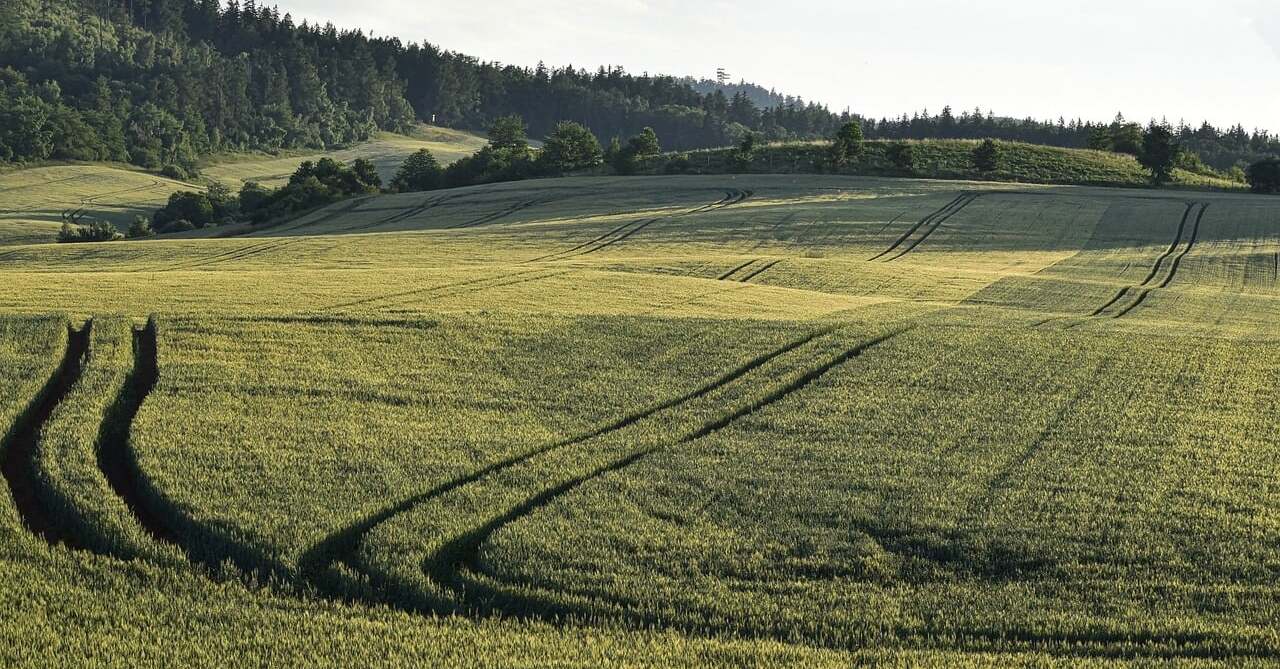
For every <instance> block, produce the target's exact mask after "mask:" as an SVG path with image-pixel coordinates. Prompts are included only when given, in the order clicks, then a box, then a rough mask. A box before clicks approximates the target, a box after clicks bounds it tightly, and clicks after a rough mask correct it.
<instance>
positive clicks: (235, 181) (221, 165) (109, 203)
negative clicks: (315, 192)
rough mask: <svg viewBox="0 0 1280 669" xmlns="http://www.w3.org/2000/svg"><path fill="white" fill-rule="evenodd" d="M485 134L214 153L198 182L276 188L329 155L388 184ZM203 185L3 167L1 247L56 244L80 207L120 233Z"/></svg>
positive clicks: (74, 169)
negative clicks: (372, 169) (402, 171)
mask: <svg viewBox="0 0 1280 669" xmlns="http://www.w3.org/2000/svg"><path fill="white" fill-rule="evenodd" d="M484 141H485V140H484V139H483V138H481V137H479V136H477V135H475V134H472V133H466V132H461V131H457V130H449V129H445V128H433V127H429V126H421V127H419V128H418V129H417V130H416V131H415V132H414V133H413V134H412V135H396V134H391V133H380V134H378V136H377V137H376V138H375V139H374V140H372V141H369V142H364V143H361V144H358V145H356V146H353V147H351V148H348V149H343V150H338V151H330V152H326V153H299V154H297V155H287V156H272V155H267V154H228V155H223V156H220V157H219V158H217V159H211V160H210V161H208V163H207V165H205V167H204V168H203V169H202V171H201V180H213V181H218V182H221V183H223V184H226V185H227V186H228V187H230V188H232V189H233V190H239V188H240V186H241V185H243V184H244V182H246V181H258V182H260V183H262V184H263V185H267V186H279V185H280V184H281V183H283V182H285V181H287V180H288V177H289V175H290V174H292V173H293V171H294V170H295V169H296V168H297V166H298V165H299V164H300V163H301V162H302V161H304V160H310V161H313V162H314V161H316V160H319V159H320V158H324V157H329V158H333V159H334V160H340V161H347V162H349V161H352V160H355V159H356V158H365V159H367V160H370V161H373V163H374V165H375V166H376V167H377V168H378V174H379V176H381V177H382V179H383V180H384V181H387V182H389V181H390V180H391V177H392V176H394V175H395V172H396V170H397V169H398V168H399V167H400V164H401V163H403V162H404V159H405V158H406V157H408V155H409V154H411V153H413V152H415V151H418V150H419V149H427V150H430V151H431V152H432V153H433V154H435V155H436V157H437V159H438V160H440V161H441V162H442V163H446V164H447V163H449V162H452V161H454V160H457V159H458V158H461V157H463V156H466V155H470V154H471V153H473V152H475V151H476V150H477V149H478V148H479V147H481V146H483V145H484ZM199 188H201V186H200V185H198V184H194V183H183V182H180V181H175V180H173V179H169V178H166V177H163V176H159V175H155V174H151V173H148V172H143V171H141V170H138V169H136V168H133V167H130V166H126V165H117V164H65V165H51V166H46V167H35V168H28V169H12V170H8V171H3V172H0V196H3V205H2V206H3V209H0V246H9V245H21V244H38V243H48V242H52V241H53V240H55V239H56V238H57V235H58V230H59V229H60V228H61V226H62V220H63V218H62V217H63V214H64V213H67V212H72V211H79V212H81V213H83V214H84V215H85V217H86V218H85V220H86V221H88V220H95V219H96V220H105V221H109V222H111V223H112V224H114V225H115V226H116V227H117V228H119V229H120V230H121V231H123V230H126V229H128V227H129V224H130V223H131V222H132V221H133V217H134V216H150V215H151V214H152V213H154V212H155V210H156V209H157V208H159V207H161V206H163V205H164V203H165V202H166V201H167V200H168V198H169V195H171V194H172V193H173V192H175V191H177V190H196V189H199Z"/></svg>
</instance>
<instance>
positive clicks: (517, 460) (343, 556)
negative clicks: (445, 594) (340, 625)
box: [299, 328, 832, 613]
mask: <svg viewBox="0 0 1280 669" xmlns="http://www.w3.org/2000/svg"><path fill="white" fill-rule="evenodd" d="M831 331H832V329H831V328H826V329H823V330H818V331H815V332H813V333H810V334H809V335H807V336H805V337H802V338H800V339H797V340H795V341H792V342H789V343H787V344H785V345H783V346H782V347H780V348H777V349H774V350H772V351H769V352H767V353H764V354H761V355H759V356H757V357H755V358H753V359H752V360H750V361H748V362H747V363H745V364H743V365H742V366H740V367H738V368H736V369H733V370H731V371H729V372H727V373H726V374H724V375H722V376H720V377H718V378H716V379H714V380H712V381H710V382H708V383H707V384H705V385H703V386H701V387H699V388H696V389H695V390H693V391H691V392H689V393H686V394H683V395H679V396H677V397H673V398H670V399H667V400H665V401H662V402H660V403H658V404H655V405H653V406H650V407H647V408H645V409H642V410H640V411H637V412H634V413H630V414H627V415H625V416H623V417H622V418H620V419H618V420H616V421H613V422H611V423H607V424H605V425H602V426H599V427H596V428H593V429H591V430H589V431H587V432H584V433H582V434H579V435H577V436H574V437H571V438H569V439H566V440H563V441H558V442H553V443H550V444H547V445H544V446H541V447H538V448H535V449H533V450H530V451H526V452H524V453H521V454H518V455H514V456H511V457H509V458H506V459H503V460H500V461H498V462H495V463H493V464H490V465H488V466H485V467H483V468H481V469H478V470H476V471H474V472H471V473H469V474H466V475H465V476H461V477H458V478H456V479H453V480H451V481H449V482H447V483H444V484H441V485H439V486H436V487H435V488H432V489H431V490H428V491H426V492H423V493H420V494H418V495H414V496H412V497H409V498H406V499H404V500H402V501H400V502H398V503H396V504H394V505H392V506H389V507H386V508H384V509H382V510H380V511H378V512H376V513H374V514H372V515H370V516H367V517H365V518H363V519H361V520H359V521H357V522H355V523H352V524H351V525H348V526H347V527H345V528H343V529H341V530H339V531H338V532H336V533H334V534H332V535H330V536H329V537H327V538H326V539H324V540H323V541H321V542H319V543H318V544H316V545H315V546H313V547H312V548H311V549H309V550H308V551H307V552H306V553H305V554H304V556H303V557H302V559H301V560H300V561H299V563H300V564H301V565H303V568H302V571H303V573H304V574H305V575H307V576H308V580H309V581H310V582H311V583H312V584H313V585H316V586H317V587H321V588H322V591H323V590H327V591H328V592H330V593H333V594H337V593H346V594H347V595H348V596H349V595H350V594H351V592H352V590H351V588H350V584H345V585H338V584H336V583H335V581H334V579H335V578H337V576H336V574H333V573H332V572H331V569H332V567H333V566H335V565H337V564H339V563H341V564H344V565H346V566H348V567H351V568H356V567H357V566H358V565H357V564H356V562H357V560H356V555H355V553H356V551H357V550H358V549H359V547H360V544H361V543H363V541H364V539H365V537H367V536H368V535H369V534H370V533H372V532H373V531H374V530H375V529H376V528H377V527H378V526H380V525H382V524H383V523H385V522H387V521H389V520H391V519H392V518H394V517H396V516H398V515H401V514H403V513H408V512H409V511H412V510H413V509H414V508H415V507H417V506H419V505H421V504H424V503H426V502H428V501H431V500H432V499H436V498H439V497H442V496H444V495H446V494H448V493H450V492H452V491H454V490H458V489H460V488H462V487H463V486H466V485H469V484H472V483H476V482H478V481H480V480H482V479H484V478H487V477H489V476H492V475H494V474H497V473H499V472H502V471H504V470H507V469H510V468H512V467H517V466H519V465H521V464H524V463H526V462H529V461H531V460H533V459H534V458H536V457H538V456H541V455H545V454H547V453H551V452H554V451H557V450H561V449H564V448H568V447H571V446H576V445H579V444H582V443H585V442H587V441H591V440H593V439H597V438H600V437H604V436H607V435H609V434H612V433H615V432H619V431H621V430H624V429H626V428H627V427H630V426H631V425H633V424H635V423H638V422H640V421H642V420H644V419H646V418H649V417H651V416H654V415H655V414H658V413H661V412H663V411H668V410H672V409H676V408H678V407H680V406H682V405H684V404H687V403H689V402H691V401H693V400H696V399H698V398H700V397H704V396H706V395H709V394H711V393H712V392H715V391H716V390H718V389H720V388H723V387H725V386H727V385H729V384H731V383H733V382H734V381H737V380H738V379H740V378H742V377H743V376H746V375H747V374H749V373H751V372H753V371H755V370H756V369H759V368H760V367H763V366H764V365H766V364H768V363H769V362H770V361H772V360H774V359H776V358H778V357H780V356H782V355H785V354H787V353H790V352H792V351H794V350H796V349H798V348H800V347H802V346H804V345H806V344H808V343H810V342H812V341H813V340H814V339H817V338H818V337H821V336H824V335H826V334H829V333H830V332H831ZM365 576H368V577H369V578H370V579H371V580H376V575H374V574H365ZM369 594H373V593H366V595H369ZM373 596H376V597H389V596H391V595H390V593H386V592H380V594H373ZM418 608H420V609H421V610H420V611H419V612H420V613H434V612H436V611H435V610H434V609H433V607H418Z"/></svg>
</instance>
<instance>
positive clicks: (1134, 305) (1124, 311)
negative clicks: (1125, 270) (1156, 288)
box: [1114, 288, 1151, 318]
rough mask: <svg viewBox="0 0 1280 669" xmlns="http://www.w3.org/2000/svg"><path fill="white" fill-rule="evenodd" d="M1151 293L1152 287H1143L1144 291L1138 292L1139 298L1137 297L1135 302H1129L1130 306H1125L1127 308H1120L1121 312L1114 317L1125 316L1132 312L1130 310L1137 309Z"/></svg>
mask: <svg viewBox="0 0 1280 669" xmlns="http://www.w3.org/2000/svg"><path fill="white" fill-rule="evenodd" d="M1149 295H1151V289H1150V288H1146V289H1143V291H1142V292H1141V293H1138V297H1137V299H1135V300H1134V301H1133V302H1131V303H1130V304H1129V306H1127V307H1125V308H1123V309H1121V310H1120V311H1119V312H1118V313H1117V314H1116V315H1115V316H1114V318H1124V317H1125V316H1127V315H1128V314H1129V312H1130V311H1133V310H1134V309H1137V308H1138V307H1140V306H1142V303H1143V302H1146V301H1147V297H1148V296H1149Z"/></svg>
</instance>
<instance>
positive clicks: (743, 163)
mask: <svg viewBox="0 0 1280 669" xmlns="http://www.w3.org/2000/svg"><path fill="white" fill-rule="evenodd" d="M759 142H760V139H759V136H758V135H756V133H754V132H749V133H747V134H746V135H743V137H742V141H741V142H739V143H738V146H737V147H736V148H735V149H734V150H733V151H731V152H730V153H729V169H731V170H732V171H734V172H746V171H747V170H749V169H751V162H752V161H753V160H755V159H756V146H757V144H759Z"/></svg>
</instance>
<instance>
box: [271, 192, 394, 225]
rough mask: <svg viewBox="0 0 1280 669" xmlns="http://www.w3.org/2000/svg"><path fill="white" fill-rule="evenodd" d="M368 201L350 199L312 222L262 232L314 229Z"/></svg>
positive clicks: (363, 198) (367, 199) (365, 199)
mask: <svg viewBox="0 0 1280 669" xmlns="http://www.w3.org/2000/svg"><path fill="white" fill-rule="evenodd" d="M370 199H372V198H371V197H357V198H352V199H351V200H349V201H347V202H344V203H342V204H339V205H335V206H333V207H332V209H333V211H330V212H329V213H327V214H322V215H320V216H317V217H316V218H314V219H312V220H310V221H307V222H305V223H299V224H298V225H295V226H292V227H286V228H277V229H274V230H272V229H270V228H268V229H266V230H264V231H263V232H273V233H281V232H295V231H297V230H302V229H304V228H310V227H314V226H317V225H321V224H323V223H328V222H329V221H332V220H334V219H337V218H341V217H342V216H346V215H347V214H350V213H351V212H353V211H355V210H356V209H359V208H360V205H362V204H364V203H365V202H368V201H369V200H370ZM317 213H319V212H317Z"/></svg>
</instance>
